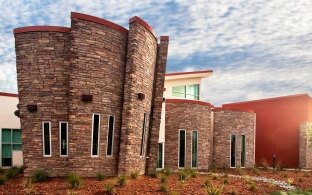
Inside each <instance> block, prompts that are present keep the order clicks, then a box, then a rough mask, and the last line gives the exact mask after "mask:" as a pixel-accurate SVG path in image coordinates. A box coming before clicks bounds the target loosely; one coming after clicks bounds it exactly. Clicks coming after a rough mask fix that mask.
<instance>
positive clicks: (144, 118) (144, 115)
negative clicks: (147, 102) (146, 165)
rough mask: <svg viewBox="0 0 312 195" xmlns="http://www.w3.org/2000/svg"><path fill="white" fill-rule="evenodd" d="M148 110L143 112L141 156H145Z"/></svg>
mask: <svg viewBox="0 0 312 195" xmlns="http://www.w3.org/2000/svg"><path fill="white" fill-rule="evenodd" d="M147 118H148V115H147V112H144V114H143V126H142V136H141V147H140V157H143V156H144V144H145V134H146V125H147Z"/></svg>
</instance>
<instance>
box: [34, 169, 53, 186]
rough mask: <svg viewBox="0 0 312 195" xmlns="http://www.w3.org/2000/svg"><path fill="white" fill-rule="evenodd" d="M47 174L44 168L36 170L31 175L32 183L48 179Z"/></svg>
mask: <svg viewBox="0 0 312 195" xmlns="http://www.w3.org/2000/svg"><path fill="white" fill-rule="evenodd" d="M48 177H49V174H48V173H47V172H46V171H45V170H36V171H35V172H34V173H33V174H32V175H31V176H30V178H31V181H32V182H34V183H37V182H44V181H46V180H47V179H48Z"/></svg>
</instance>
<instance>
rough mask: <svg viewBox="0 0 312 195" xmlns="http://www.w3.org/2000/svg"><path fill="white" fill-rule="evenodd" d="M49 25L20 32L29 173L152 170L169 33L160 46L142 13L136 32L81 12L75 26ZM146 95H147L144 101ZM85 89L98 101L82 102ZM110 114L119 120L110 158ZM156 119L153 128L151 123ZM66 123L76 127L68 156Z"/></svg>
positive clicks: (20, 74)
mask: <svg viewBox="0 0 312 195" xmlns="http://www.w3.org/2000/svg"><path fill="white" fill-rule="evenodd" d="M26 28H27V27H25V29H26ZM40 28H41V30H40ZM60 28H63V27H60ZM30 29H31V30H30ZM42 29H43V30H42ZM47 29H48V30H47ZM49 29H52V28H50V27H44V28H42V27H38V28H28V30H27V29H26V30H23V29H22V30H20V29H16V31H15V34H14V35H15V43H16V66H17V79H18V92H19V101H20V115H21V128H22V129H23V132H22V139H23V154H24V166H25V175H26V176H29V175H30V174H31V173H33V172H34V171H35V170H38V169H44V170H46V171H48V172H49V173H50V176H52V177H53V176H65V175H67V174H68V172H70V171H74V172H77V173H78V174H79V175H80V176H83V177H90V176H95V175H96V173H97V172H103V173H104V174H105V175H117V174H118V173H124V172H129V171H139V172H140V173H141V174H142V173H144V172H145V170H146V169H147V168H146V157H147V156H146V152H147V151H146V149H147V145H148V143H147V142H148V139H147V137H148V134H149V133H150V134H153V135H154V134H155V135H157V134H158V132H149V130H152V131H158V129H157V128H158V126H159V124H156V123H160V121H159V120H158V119H159V118H160V112H161V107H159V105H158V104H159V101H160V99H161V98H162V94H158V93H159V91H161V90H162V88H163V80H164V72H165V67H166V59H167V50H168V37H167V39H164V40H162V41H161V42H160V44H157V39H156V37H155V35H154V33H153V32H152V31H151V28H150V27H149V26H148V25H147V24H146V23H145V22H144V21H142V20H141V19H139V18H135V19H134V20H131V21H130V27H129V31H128V30H126V29H124V28H123V27H120V26H118V25H116V24H113V23H111V22H109V21H105V20H103V19H99V18H96V17H93V16H88V15H84V14H79V13H73V14H72V17H71V28H68V29H66V28H63V30H55V28H54V30H51V31H50V30H49ZM64 29H65V30H64ZM138 93H143V94H144V96H145V98H143V99H142V100H141V99H139V98H138ZM83 94H86V95H92V97H93V100H92V101H91V102H84V101H82V100H81V96H82V95H83ZM153 94H154V95H153ZM155 94H156V95H155ZM29 104H36V105H37V106H38V110H37V111H35V112H29V111H28V110H27V105H29ZM153 104H155V105H154V106H153ZM153 107H154V108H155V109H156V111H155V112H153V110H152V108H153ZM145 112H146V113H147V116H148V118H147V123H146V132H145V135H144V154H143V155H142V156H141V157H140V144H141V137H142V128H143V116H144V113H145ZM93 113H96V114H100V135H99V139H100V142H99V143H100V145H99V155H98V156H97V157H91V139H92V136H91V135H92V115H93ZM152 113H153V115H152V116H151V114H152ZM109 116H114V117H115V123H114V137H113V153H112V155H111V156H106V147H107V135H108V118H109ZM151 118H154V119H155V120H154V122H153V128H149V126H150V125H151V122H150V120H151ZM43 121H49V122H51V125H52V128H51V140H52V156H51V157H43V146H42V145H43V142H42V122H43ZM61 121H66V122H68V124H69V154H68V157H60V152H59V151H60V148H59V122H61ZM152 141H153V142H155V140H154V139H152ZM152 148H153V147H152ZM155 152H157V151H154V149H152V150H151V154H152V156H157V153H156V154H155ZM155 163H156V161H155V162H153V164H155ZM153 166H154V165H153Z"/></svg>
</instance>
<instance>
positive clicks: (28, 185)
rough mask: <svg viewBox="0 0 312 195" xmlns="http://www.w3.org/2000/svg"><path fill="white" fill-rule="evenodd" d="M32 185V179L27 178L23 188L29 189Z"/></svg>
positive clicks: (23, 182)
mask: <svg viewBox="0 0 312 195" xmlns="http://www.w3.org/2000/svg"><path fill="white" fill-rule="evenodd" d="M31 185H32V182H31V178H27V179H24V180H23V181H22V186H23V187H24V188H29V187H30V186H31Z"/></svg>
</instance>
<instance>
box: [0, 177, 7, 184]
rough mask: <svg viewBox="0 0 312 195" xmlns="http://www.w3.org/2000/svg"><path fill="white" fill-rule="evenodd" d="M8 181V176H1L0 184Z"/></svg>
mask: <svg viewBox="0 0 312 195" xmlns="http://www.w3.org/2000/svg"><path fill="white" fill-rule="evenodd" d="M5 182H6V178H5V177H4V176H0V186H1V185H4V184H5Z"/></svg>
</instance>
